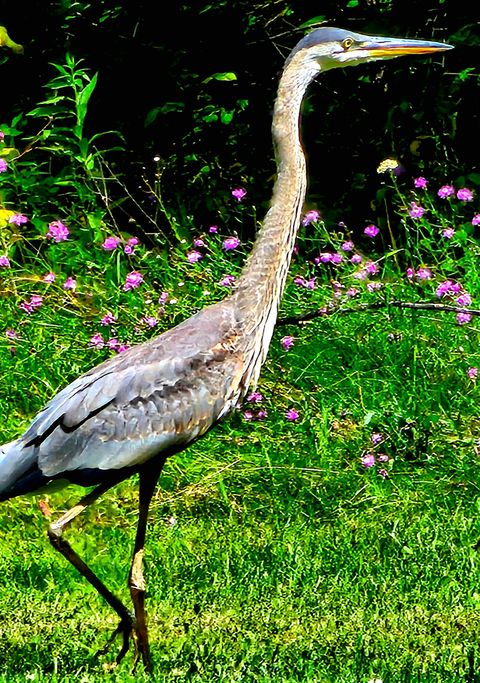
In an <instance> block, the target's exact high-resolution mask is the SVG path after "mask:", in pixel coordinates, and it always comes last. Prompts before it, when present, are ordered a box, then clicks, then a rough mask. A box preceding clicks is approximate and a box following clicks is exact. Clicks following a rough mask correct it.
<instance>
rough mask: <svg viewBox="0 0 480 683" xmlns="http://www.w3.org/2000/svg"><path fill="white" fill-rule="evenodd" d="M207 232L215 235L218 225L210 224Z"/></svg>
mask: <svg viewBox="0 0 480 683" xmlns="http://www.w3.org/2000/svg"><path fill="white" fill-rule="evenodd" d="M208 232H209V233H210V234H211V235H216V234H217V232H218V225H211V226H210V227H209V228H208Z"/></svg>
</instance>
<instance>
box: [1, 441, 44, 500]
mask: <svg viewBox="0 0 480 683" xmlns="http://www.w3.org/2000/svg"><path fill="white" fill-rule="evenodd" d="M35 458H36V455H35V449H34V448H33V447H32V446H30V447H26V448H25V447H24V446H23V444H22V442H21V440H20V439H15V441H10V442H9V443H5V444H3V446H0V501H2V500H6V499H7V498H10V493H9V492H10V490H11V489H12V487H13V486H14V485H15V483H16V482H17V481H18V479H19V478H20V477H21V476H22V475H24V474H25V472H27V470H29V469H30V468H31V467H32V465H33V464H34V462H35Z"/></svg>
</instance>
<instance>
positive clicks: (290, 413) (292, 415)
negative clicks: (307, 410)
mask: <svg viewBox="0 0 480 683" xmlns="http://www.w3.org/2000/svg"><path fill="white" fill-rule="evenodd" d="M285 417H286V418H287V420H290V422H295V420H298V418H299V417H300V413H299V412H298V411H297V410H295V408H290V409H289V410H287V412H286V413H285Z"/></svg>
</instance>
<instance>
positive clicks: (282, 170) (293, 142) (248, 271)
mask: <svg viewBox="0 0 480 683" xmlns="http://www.w3.org/2000/svg"><path fill="white" fill-rule="evenodd" d="M317 73H318V66H317V65H315V64H312V65H310V64H305V63H303V62H302V55H301V53H298V54H296V55H294V57H293V58H292V59H291V60H290V61H289V62H288V64H287V66H286V67H285V69H284V72H283V74H282V77H281V79H280V84H279V89H278V95H277V99H276V103H275V109H274V115H273V124H272V132H273V141H274V145H275V152H276V158H277V179H276V182H275V186H274V189H273V198H272V202H271V206H270V209H269V210H268V212H267V215H266V216H265V219H264V221H263V224H262V227H261V229H260V231H259V233H258V237H257V239H256V241H255V244H254V246H253V250H252V252H251V254H250V256H249V257H248V259H247V262H246V264H245V266H244V268H243V271H242V273H241V275H240V277H239V279H238V281H237V285H236V288H235V293H234V297H235V299H236V303H237V308H238V311H239V317H240V320H241V322H242V324H243V326H244V335H245V336H244V339H245V343H246V344H247V346H248V347H249V348H250V349H251V351H252V353H254V354H255V358H254V359H252V368H251V373H250V374H251V378H250V380H251V381H253V382H254V383H256V380H257V378H258V374H259V372H260V366H261V364H262V363H263V361H264V359H265V356H266V354H267V350H268V346H269V344H270V340H271V337H272V334H273V328H274V326H275V321H276V318H277V312H278V307H279V303H280V298H281V296H282V293H283V290H284V287H285V281H286V278H287V273H288V268H289V266H290V261H291V257H292V252H293V247H294V243H295V237H296V234H297V231H298V228H299V225H300V219H301V213H302V209H303V204H304V201H305V194H306V189H307V176H306V164H305V155H304V153H303V149H302V145H301V142H300V132H299V117H300V107H301V104H302V100H303V97H304V95H305V91H306V89H307V87H308V85H309V83H310V82H311V81H312V80H313V78H314V77H315V75H316V74H317Z"/></svg>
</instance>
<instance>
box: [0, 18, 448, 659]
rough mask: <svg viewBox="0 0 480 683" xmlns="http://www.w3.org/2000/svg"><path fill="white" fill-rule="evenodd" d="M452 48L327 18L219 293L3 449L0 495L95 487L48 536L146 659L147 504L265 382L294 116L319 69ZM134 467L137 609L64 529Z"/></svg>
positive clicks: (306, 53)
mask: <svg viewBox="0 0 480 683" xmlns="http://www.w3.org/2000/svg"><path fill="white" fill-rule="evenodd" d="M449 47H450V46H448V45H445V44H442V43H433V42H429V41H416V40H403V39H395V38H383V37H380V38H378V37H371V36H364V35H361V34H357V33H353V32H350V31H345V30H342V29H333V28H320V29H316V30H315V31H312V32H311V33H310V34H308V35H307V36H306V37H305V38H303V39H302V40H301V41H300V42H299V43H298V45H297V46H296V47H295V48H294V50H293V51H292V53H291V54H290V56H289V57H288V59H287V61H286V64H285V67H284V70H283V73H282V76H281V79H280V83H279V88H278V95H277V99H276V103H275V108H274V115H273V124H272V128H273V140H274V145H275V151H276V158H277V179H276V182H275V186H274V190H273V198H272V202H271V206H270V209H269V210H268V212H267V214H266V216H265V219H264V221H263V224H262V227H261V230H260V232H259V235H258V237H257V240H256V242H255V244H254V247H253V250H252V252H251V254H250V256H249V258H248V260H247V262H246V264H245V266H244V269H243V271H242V273H241V275H240V277H239V279H238V281H237V283H236V287H235V291H234V292H233V293H232V294H231V295H230V296H229V297H227V298H226V299H224V300H223V301H221V302H219V303H217V304H214V305H212V306H209V307H207V308H205V309H203V310H201V311H200V312H199V313H197V314H196V315H194V316H192V317H191V318H189V319H188V320H185V321H184V322H182V323H180V324H179V325H177V326H176V327H174V328H173V329H171V330H169V331H167V332H164V333H163V334H161V335H160V336H158V337H156V338H154V339H152V340H151V341H149V342H147V343H145V344H141V345H138V346H135V347H133V348H131V349H130V350H128V351H126V352H124V353H122V354H120V355H117V356H115V357H114V358H111V359H109V360H107V361H105V362H104V363H102V364H101V365H98V366H97V367H94V368H93V369H92V370H89V371H88V372H86V373H85V374H83V375H82V376H81V377H79V378H78V379H76V380H74V381H73V382H72V383H71V384H69V385H68V386H67V387H65V388H64V389H63V390H62V391H60V392H59V393H58V394H57V395H56V396H55V397H54V398H53V399H52V400H51V401H50V402H49V403H48V404H47V406H46V407H45V408H44V409H43V410H42V411H41V412H40V413H39V414H38V415H37V416H36V417H35V418H34V420H33V422H32V423H31V425H30V426H29V427H28V429H27V430H26V432H25V433H24V434H23V435H22V436H20V437H19V438H18V439H17V440H15V441H12V442H11V443H10V444H6V445H5V446H3V447H1V448H0V500H6V499H8V498H12V497H14V496H18V495H21V494H25V493H31V492H35V491H38V490H39V489H41V488H43V487H45V486H48V485H49V484H52V483H58V482H61V483H69V482H71V483H76V484H81V485H83V486H86V487H90V486H96V488H95V489H94V490H93V491H92V492H91V493H88V494H87V495H86V496H85V497H84V498H83V499H82V500H81V501H80V502H79V503H78V504H77V505H76V506H75V507H74V508H72V509H71V510H69V511H68V512H66V513H65V514H64V515H63V516H62V517H61V518H60V519H59V520H58V521H56V522H54V523H53V524H51V525H50V527H49V530H48V535H49V538H50V541H51V542H52V544H53V545H54V547H55V548H56V549H58V550H59V551H60V552H61V553H62V554H63V555H64V556H65V557H66V558H67V559H68V560H69V561H70V562H71V563H72V564H73V565H74V566H75V567H76V568H77V569H78V571H79V572H80V573H81V574H82V575H83V576H84V577H85V578H86V579H87V580H88V581H89V582H90V583H91V584H92V585H93V586H94V587H95V588H96V589H97V591H98V592H99V593H100V595H102V597H103V598H104V599H105V600H106V601H107V602H108V603H109V604H110V606H111V607H112V608H113V609H114V610H115V611H116V612H117V614H118V615H119V617H120V625H119V627H118V629H117V631H116V633H117V632H118V633H121V634H122V636H123V644H122V647H121V650H120V653H119V655H118V657H117V661H119V660H120V659H121V658H122V657H123V656H124V655H125V653H126V652H127V650H128V647H129V642H130V636H131V635H133V639H134V642H135V647H136V656H137V657H139V656H141V657H142V659H143V662H144V665H145V667H146V668H150V667H151V662H150V654H149V645H148V630H147V625H146V617H145V609H144V593H145V582H144V578H143V573H142V557H143V546H144V541H145V532H146V522H147V515H148V507H149V503H150V500H151V497H152V495H153V492H154V489H155V486H156V483H157V480H158V477H159V475H160V472H161V469H162V467H163V464H164V462H165V459H166V458H167V457H169V456H171V455H173V454H174V453H176V452H178V451H180V450H183V449H184V448H185V447H187V446H188V445H189V444H190V443H192V442H193V441H195V440H196V439H198V438H199V437H201V436H202V435H203V434H205V433H206V432H207V431H208V430H209V429H210V427H212V426H213V425H214V424H215V423H216V422H217V421H218V420H219V419H221V418H222V417H224V416H225V415H227V414H228V413H229V412H230V411H231V410H232V409H233V408H234V407H235V406H236V405H237V404H238V403H239V402H240V401H241V399H242V398H243V397H244V396H245V394H246V392H247V391H248V390H249V389H250V388H251V387H252V386H255V384H256V382H257V381H258V377H259V373H260V369H261V366H262V363H263V362H264V360H265V357H266V355H267V351H268V347H269V344H270V341H271V338H272V334H273V329H274V326H275V321H276V318H277V312H278V307H279V304H280V299H281V296H282V293H283V289H284V286H285V281H286V277H287V273H288V269H289V265H290V259H291V255H292V251H293V246H294V242H295V237H296V234H297V231H298V227H299V225H300V217H301V213H302V209H303V204H304V200H305V194H306V188H307V174H306V164H305V156H304V152H303V149H302V145H301V142H300V135H299V114H300V108H301V104H302V101H303V98H304V96H305V92H306V90H307V88H308V85H309V84H310V83H311V81H312V80H313V79H314V78H315V77H316V76H317V74H318V73H319V72H320V71H322V70H327V69H331V68H335V67H341V66H350V65H357V64H360V63H362V62H366V61H372V60H374V59H387V58H390V57H394V56H400V55H407V54H415V53H418V54H428V53H433V52H437V51H440V50H446V49H449ZM133 473H139V476H140V479H139V487H140V493H139V522H138V528H137V535H136V539H135V545H134V552H133V560H132V566H131V570H130V575H129V586H130V591H131V597H132V601H133V606H134V614H131V613H130V611H129V610H128V609H127V608H126V607H125V606H124V605H123V604H122V603H121V602H120V601H119V600H118V599H117V598H116V597H115V596H114V595H113V594H112V593H111V592H110V591H109V590H108V589H107V587H106V586H105V585H104V584H103V583H102V582H101V581H100V580H99V579H98V578H97V577H96V575H95V574H94V573H93V572H92V570H91V569H90V568H89V567H88V566H87V565H86V564H85V563H84V562H83V560H81V558H80V557H79V556H78V555H77V554H76V553H75V551H74V550H73V549H72V548H71V546H70V545H69V544H68V543H67V541H66V540H65V539H64V538H63V532H64V530H65V528H66V527H67V526H68V525H69V524H70V523H71V522H72V521H73V519H75V517H76V516H77V515H78V514H80V513H81V512H82V511H83V510H84V509H85V507H86V506H87V505H89V504H90V503H92V502H93V501H94V500H96V499H97V498H98V496H99V495H101V494H102V493H103V492H104V491H106V490H107V489H109V488H110V487H111V486H113V485H114V484H115V483H117V482H119V481H122V480H123V479H126V478H127V477H129V476H131V475H132V474H133Z"/></svg>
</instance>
